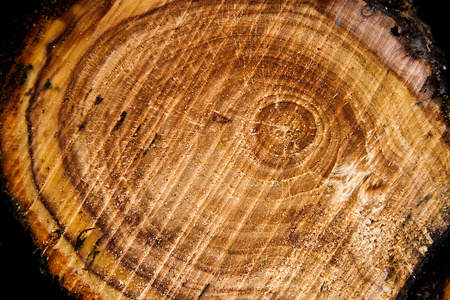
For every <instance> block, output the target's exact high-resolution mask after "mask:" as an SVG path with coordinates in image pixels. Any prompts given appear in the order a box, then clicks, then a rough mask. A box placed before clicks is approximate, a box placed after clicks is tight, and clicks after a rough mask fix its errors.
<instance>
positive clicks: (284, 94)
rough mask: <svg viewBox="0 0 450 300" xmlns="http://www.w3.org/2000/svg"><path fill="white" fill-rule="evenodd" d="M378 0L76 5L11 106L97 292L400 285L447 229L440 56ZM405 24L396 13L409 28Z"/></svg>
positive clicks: (7, 146)
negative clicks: (424, 52)
mask: <svg viewBox="0 0 450 300" xmlns="http://www.w3.org/2000/svg"><path fill="white" fill-rule="evenodd" d="M396 26H398V24H397V23H396V21H395V20H394V19H393V18H391V17H389V16H387V15H384V14H382V13H381V12H380V11H379V10H376V9H375V8H374V7H371V6H368V4H367V3H366V2H364V1H360V0H336V1H315V0H314V1H313V0H305V1H262V0H255V1H242V0H221V1H216V0H209V1H202V0H198V1H187V0H179V1H164V0H161V1H156V0H147V1H133V0H123V1H113V0H111V1H92V0H89V1H88V0H81V1H78V2H77V3H76V4H75V5H74V6H73V7H72V8H70V9H69V10H68V11H67V12H66V13H65V14H64V15H63V16H62V17H61V18H59V19H56V20H53V21H51V22H48V23H46V26H43V28H42V32H41V33H40V39H39V40H38V41H35V42H34V43H33V44H32V45H30V46H29V48H28V49H27V51H26V52H25V54H24V57H23V58H24V59H26V60H27V63H28V62H29V63H30V64H31V65H32V66H33V68H30V70H28V71H27V80H26V81H25V83H24V84H23V85H22V86H20V87H18V89H17V93H16V96H15V97H12V98H11V99H8V101H7V103H6V104H5V108H4V109H3V113H2V115H1V121H2V129H1V151H2V155H3V160H2V166H3V172H4V174H5V177H6V180H7V183H8V188H9V191H10V192H11V194H12V195H13V196H14V197H15V201H17V203H18V204H20V205H21V206H22V210H23V211H24V212H26V213H27V214H26V221H27V223H28V224H29V226H30V228H31V230H32V231H33V233H34V234H35V236H36V241H37V243H38V244H39V246H40V247H41V248H42V249H43V250H44V253H45V255H47V256H48V259H49V267H50V269H51V271H52V272H53V273H54V274H55V275H59V276H60V278H62V284H63V285H64V286H65V287H66V288H67V289H69V290H71V291H73V292H77V293H80V294H81V295H82V296H83V297H84V299H92V298H95V299H236V300H237V299H394V298H395V297H397V296H398V294H399V293H400V292H401V291H402V289H403V288H404V286H405V284H406V282H407V280H408V279H409V277H410V276H411V275H412V274H413V272H414V270H415V269H416V268H417V267H418V266H419V265H420V263H421V262H422V260H423V258H424V256H425V255H426V253H427V251H428V248H429V247H430V246H431V245H433V243H435V241H436V240H438V239H439V237H440V236H441V235H442V233H443V232H444V231H445V230H446V229H447V228H448V226H449V223H450V219H449V218H448V216H449V211H448V205H449V203H450V198H449V194H450V185H449V184H450V176H449V164H450V160H449V159H450V152H449V144H448V142H447V138H446V132H447V128H446V122H445V120H444V119H443V117H441V111H440V104H441V103H440V102H439V99H437V98H433V95H435V94H434V93H433V89H432V88H430V84H429V83H430V80H429V78H432V75H433V68H432V65H431V64H430V62H429V61H427V60H426V59H424V58H420V57H417V55H414V53H413V51H411V49H410V48H409V46H408V42H407V41H406V39H405V38H404V37H399V36H398V35H399V34H398V32H395V31H393V30H392V28H396ZM397 28H398V27H397Z"/></svg>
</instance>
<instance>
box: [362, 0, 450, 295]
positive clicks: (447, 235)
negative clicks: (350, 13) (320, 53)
mask: <svg viewBox="0 0 450 300" xmlns="http://www.w3.org/2000/svg"><path fill="white" fill-rule="evenodd" d="M363 1H364V2H366V3H367V5H368V6H369V7H372V8H373V9H376V10H379V11H380V12H381V13H382V14H384V15H386V16H388V17H390V18H392V19H393V20H394V21H395V22H396V23H397V24H398V26H399V28H395V27H394V28H393V29H394V30H396V32H395V33H396V34H395V35H398V36H399V38H403V39H405V41H406V46H407V47H408V50H409V51H410V52H411V53H412V54H413V55H414V57H415V58H417V59H420V58H422V59H425V60H427V61H428V62H429V64H430V65H431V68H432V75H431V76H430V78H429V79H428V80H427V81H428V83H429V86H430V87H431V88H432V90H433V92H432V95H431V97H432V98H437V99H439V100H438V101H439V102H441V113H442V116H443V118H444V120H445V122H446V127H447V131H448V130H449V128H450V99H449V94H448V93H449V88H448V83H447V79H446V78H445V76H444V71H445V68H444V66H445V65H446V59H445V53H444V52H443V51H442V50H441V49H440V48H439V47H438V46H437V43H436V41H435V40H434V38H433V36H432V32H431V29H430V27H429V26H428V25H426V24H424V23H423V22H422V21H421V20H420V19H419V17H418V15H417V11H416V9H415V8H414V6H413V1H412V0H363ZM393 33H394V32H393ZM444 135H445V133H444ZM443 137H444V136H443ZM433 240H435V243H434V244H433V245H432V246H431V247H430V249H429V251H428V254H427V255H426V257H425V258H424V259H423V260H422V261H421V262H420V264H419V265H418V266H417V267H416V269H415V270H414V271H413V273H412V274H411V276H410V277H409V279H408V280H407V281H406V283H405V285H404V286H403V287H402V288H401V289H400V292H399V293H398V295H397V297H396V299H397V300H406V299H430V298H431V299H440V298H439V293H440V292H441V291H442V287H443V285H444V284H445V281H446V280H447V278H448V276H449V275H450V274H446V273H448V272H449V270H448V269H449V268H450V261H449V260H448V253H447V252H448V250H449V249H450V227H449V228H448V229H447V230H446V231H445V232H444V233H443V234H437V236H435V237H433ZM442 249H444V250H442ZM446 251H447V252H446ZM443 257H445V258H447V261H446V264H447V265H446V266H443V265H442V263H441V265H440V264H439V263H437V261H438V260H440V259H442V258H443ZM435 267H440V268H441V270H443V273H444V274H442V273H441V274H438V275H436V274H433V273H436V272H433V270H432V268H435ZM445 269H447V270H445ZM431 281H434V285H433V286H431V285H430V284H431ZM440 290H441V291H440ZM423 291H426V293H428V296H425V295H424V294H422V296H420V297H421V298H417V297H419V296H418V295H419V294H420V293H421V292H423Z"/></svg>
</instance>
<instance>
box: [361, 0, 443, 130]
mask: <svg viewBox="0 0 450 300" xmlns="http://www.w3.org/2000/svg"><path fill="white" fill-rule="evenodd" d="M363 1H364V2H366V3H367V5H368V6H369V7H372V8H373V9H376V10H379V11H380V12H381V13H382V14H384V15H386V16H388V17H390V18H391V19H393V20H394V21H395V22H396V23H397V24H398V26H399V27H400V28H397V29H396V28H395V27H394V28H393V29H394V30H395V34H394V35H396V36H398V37H399V38H403V39H405V44H406V45H405V46H407V48H408V50H409V51H410V52H411V53H412V55H413V56H414V57H415V58H417V59H419V58H423V59H425V60H427V61H428V62H429V63H430V65H431V68H432V73H433V74H432V75H431V78H430V83H431V84H430V85H431V87H432V88H433V90H434V91H433V94H432V98H441V99H442V104H441V112H442V116H443V117H444V119H445V121H446V123H447V129H448V128H449V127H450V99H449V86H448V83H447V79H446V78H445V76H444V71H445V65H446V58H445V53H444V52H443V51H442V49H440V48H439V46H438V44H437V42H436V40H435V39H434V38H433V36H432V32H431V29H430V27H429V26H428V25H426V24H424V23H423V22H422V21H421V20H420V19H419V17H418V14H417V11H416V9H415V8H414V6H413V1H412V0H363Z"/></svg>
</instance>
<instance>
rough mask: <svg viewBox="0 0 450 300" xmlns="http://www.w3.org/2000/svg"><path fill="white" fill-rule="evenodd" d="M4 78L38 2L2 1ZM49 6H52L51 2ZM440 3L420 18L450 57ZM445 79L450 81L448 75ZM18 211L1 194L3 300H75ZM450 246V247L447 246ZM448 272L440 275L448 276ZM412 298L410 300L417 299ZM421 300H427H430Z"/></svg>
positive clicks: (425, 8)
mask: <svg viewBox="0 0 450 300" xmlns="http://www.w3.org/2000/svg"><path fill="white" fill-rule="evenodd" d="M0 1H1V2H0V62H1V63H2V65H0V72H2V73H0V76H3V75H4V73H3V72H5V71H7V70H8V63H9V62H10V61H11V60H10V58H11V57H12V56H13V55H14V53H15V52H14V49H18V48H19V47H20V41H21V40H22V38H23V36H24V34H25V24H28V25H29V24H31V23H32V22H31V21H30V20H32V18H33V16H35V15H36V14H37V11H38V10H39V8H40V7H41V2H42V1H38V0H0ZM48 2H52V1H51V0H49V1H48ZM444 3H446V1H438V0H428V1H424V0H420V1H418V0H416V1H414V4H415V6H416V7H417V8H418V13H419V16H420V18H421V19H422V20H423V21H424V22H425V23H426V24H428V25H430V26H431V31H432V33H433V36H434V38H435V39H436V41H437V43H438V45H440V47H441V48H442V49H443V51H444V52H445V53H449V54H450V49H449V41H448V39H449V38H450V35H449V29H450V22H449V20H450V9H449V8H448V6H446V5H445V4H444ZM1 68H3V70H1ZM444 76H447V78H448V71H446V72H445V74H444ZM16 216H17V214H16V213H15V207H14V206H13V205H12V204H11V203H10V202H9V201H8V197H7V195H6V194H4V193H1V194H0V276H1V277H0V288H1V295H2V296H0V297H1V298H3V299H15V300H22V299H49V300H54V299H61V300H62V299H72V298H71V296H69V295H68V293H67V292H66V291H65V290H63V289H62V288H60V286H59V284H58V283H57V281H56V280H55V279H53V278H52V277H51V276H49V275H45V274H44V275H43V274H42V273H46V272H45V263H44V264H43V263H42V259H41V253H40V251H39V250H36V247H35V246H34V245H33V242H32V239H31V237H30V235H29V233H27V232H26V230H25V229H24V227H23V226H22V225H21V224H20V222H19V221H18V220H17V218H16ZM447 244H449V243H447ZM444 246H445V247H447V248H445V247H444V248H442V249H443V250H442V249H441V252H443V253H444V258H441V257H437V261H438V265H439V266H441V267H442V266H443V265H445V263H448V260H449V257H450V250H449V249H450V247H449V246H448V245H444ZM446 271H448V268H444V269H443V270H440V271H439V272H441V273H442V272H444V273H445V272H446ZM416 298H418V297H417V296H411V297H410V299H416ZM421 299H427V298H426V297H424V298H421Z"/></svg>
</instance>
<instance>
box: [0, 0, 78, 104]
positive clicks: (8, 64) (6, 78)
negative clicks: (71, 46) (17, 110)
mask: <svg viewBox="0 0 450 300" xmlns="http://www.w3.org/2000/svg"><path fill="white" fill-rule="evenodd" d="M78 1H79V0H40V1H22V2H25V3H26V4H28V5H30V7H29V8H26V7H24V8H23V14H21V15H18V16H17V21H18V22H20V23H21V24H23V25H22V26H21V27H20V28H15V29H17V30H18V31H17V32H13V33H10V34H6V35H5V34H2V35H4V36H3V38H5V39H8V43H6V42H5V43H0V90H1V96H0V110H3V106H4V103H5V102H6V101H7V100H8V99H9V98H11V97H12V96H13V94H14V91H15V90H16V89H18V88H19V87H20V86H21V85H22V83H23V82H22V79H23V77H22V76H21V74H20V66H21V65H22V64H24V65H26V64H27V63H28V62H25V61H22V59H23V58H21V56H23V55H25V54H26V48H27V46H28V45H29V44H30V43H34V42H35V41H37V40H39V34H40V30H39V29H38V28H39V27H40V26H39V25H40V24H42V23H43V22H45V21H46V20H49V19H56V18H59V17H61V16H62V15H63V14H64V13H65V12H66V11H67V10H68V9H69V8H70V7H72V6H73V4H75V3H76V2H78ZM32 3H33V4H32ZM18 72H19V73H18ZM17 75H18V76H19V77H17Z"/></svg>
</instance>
